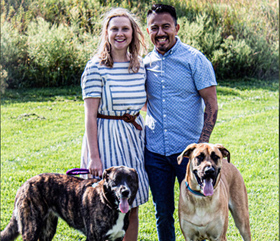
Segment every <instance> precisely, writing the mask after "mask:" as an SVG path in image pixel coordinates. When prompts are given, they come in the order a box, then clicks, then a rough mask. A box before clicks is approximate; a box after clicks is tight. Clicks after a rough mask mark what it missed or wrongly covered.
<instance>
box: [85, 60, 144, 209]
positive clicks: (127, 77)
mask: <svg viewBox="0 0 280 241" xmlns="http://www.w3.org/2000/svg"><path fill="white" fill-rule="evenodd" d="M128 66H129V62H124V63H114V66H113V68H108V67H106V66H104V65H100V64H99V59H98V58H97V57H93V58H92V59H91V60H90V61H89V62H88V63H87V65H86V68H85V70H84V73H83V75H82V79H81V86H82V93H83V99H85V98H100V104H99V107H98V113H99V114H102V115H110V116H122V115H124V114H125V113H129V114H131V115H135V114H137V113H138V112H139V111H140V110H141V108H142V107H143V105H144V104H145V102H146V91H145V69H144V66H143V63H142V60H141V67H140V69H139V71H138V73H133V72H132V71H131V72H128ZM136 122H137V123H138V124H139V125H141V127H142V129H143V130H142V131H140V130H137V129H136V128H135V126H134V125H133V124H132V123H127V122H124V121H123V120H109V119H102V118H98V119H97V130H98V131H97V133H98V134H97V135H98V136H97V139H98V147H99V154H100V158H101V161H102V164H103V168H104V169H107V168H109V167H112V166H120V165H124V166H128V167H132V168H135V169H136V170H137V172H138V176H139V191H138V193H137V195H136V198H135V201H134V203H133V205H132V207H137V206H139V205H140V204H143V203H145V202H147V201H148V195H149V183H148V176H147V173H146V171H145V167H144V120H143V117H142V116H141V115H139V116H138V117H137V118H136ZM88 163H89V158H88V146H87V138H86V135H85V136H84V139H83V147H82V157H81V167H82V168H87V167H88Z"/></svg>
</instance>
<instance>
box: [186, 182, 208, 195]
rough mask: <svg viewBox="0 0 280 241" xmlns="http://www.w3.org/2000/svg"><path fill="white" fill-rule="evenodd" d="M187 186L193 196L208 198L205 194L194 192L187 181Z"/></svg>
mask: <svg viewBox="0 0 280 241" xmlns="http://www.w3.org/2000/svg"><path fill="white" fill-rule="evenodd" d="M186 186H187V189H188V190H189V191H190V192H191V193H193V194H195V195H198V196H201V197H206V196H205V195H204V194H202V193H201V192H198V191H195V190H192V189H191V187H190V185H189V184H188V182H187V181H186Z"/></svg>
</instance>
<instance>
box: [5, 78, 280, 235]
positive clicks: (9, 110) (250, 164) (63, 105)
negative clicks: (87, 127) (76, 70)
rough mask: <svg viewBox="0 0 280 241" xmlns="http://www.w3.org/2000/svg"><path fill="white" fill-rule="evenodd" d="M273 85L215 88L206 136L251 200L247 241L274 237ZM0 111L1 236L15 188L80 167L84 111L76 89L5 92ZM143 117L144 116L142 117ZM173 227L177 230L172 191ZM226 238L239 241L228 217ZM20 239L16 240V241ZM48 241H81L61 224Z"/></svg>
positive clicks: (146, 229) (149, 225) (146, 212)
mask: <svg viewBox="0 0 280 241" xmlns="http://www.w3.org/2000/svg"><path fill="white" fill-rule="evenodd" d="M278 85H279V84H278V81H265V82H264V81H256V80H254V81H250V82H249V81H242V82H240V81H231V82H224V83H222V84H220V85H219V86H218V87H217V93H218V103H219V114H218V120H217V124H216V126H215V129H214V132H213V134H212V136H211V142H212V143H221V144H223V145H224V146H225V147H226V148H227V149H228V150H229V151H230V152H231V162H232V163H233V164H234V165H235V166H236V167H237V168H238V169H239V170H240V172H241V173H242V175H243V178H244V181H245V184H246V187H247V192H248V198H249V211H250V223H251V232H252V240H254V241H264V240H265V241H277V240H278V238H279V236H278V235H279V228H278V227H279V226H278V221H279V211H278V208H279V194H278V191H279V188H278V183H279V177H278V171H279V166H278V151H279V133H278V121H279V110H278V94H279V93H278ZM2 97H3V98H2V107H1V108H2V109H1V132H2V133H1V134H2V135H1V230H3V228H4V227H5V226H6V225H7V224H8V222H9V220H10V218H11V215H12V211H13V203H14V198H15V194H16V191H17V189H18V188H19V187H20V186H21V185H22V184H23V183H24V182H25V181H26V180H27V179H28V178H30V177H32V176H35V175H37V174H39V173H44V172H57V173H65V172H66V171H67V170H68V169H70V168H74V167H79V165H80V153H81V146H82V138H83V133H84V107H83V101H82V99H81V90H80V88H79V87H65V88H43V89H28V90H26V89H25V90H21V89H19V90H9V89H8V90H7V91H6V93H5V95H4V96H2ZM142 114H145V113H142ZM175 200H176V210H175V215H174V218H175V225H176V226H175V227H176V237H177V240H178V241H182V240H184V239H183V235H182V233H181V231H180V227H179V221H178V220H179V219H178V209H177V204H178V200H179V187H178V185H177V186H176V195H175ZM139 218H140V227H139V238H138V240H141V241H156V240H157V233H156V226H155V218H154V207H153V204H152V196H151V195H150V199H149V202H148V203H146V204H144V205H142V206H141V207H140V214H139ZM227 238H228V240H230V241H240V240H241V237H240V235H239V233H238V231H237V229H236V227H235V225H234V223H233V220H232V218H230V222H229V228H228V234H227ZM17 240H18V241H19V240H22V239H21V238H18V239H17ZM54 240H59V241H62V240H63V241H69V240H85V238H84V236H83V235H81V234H80V233H79V232H78V231H76V230H74V229H71V228H69V227H68V226H67V225H66V224H65V222H63V221H61V220H60V221H59V225H58V230H57V234H56V235H55V239H54Z"/></svg>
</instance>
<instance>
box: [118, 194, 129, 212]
mask: <svg viewBox="0 0 280 241" xmlns="http://www.w3.org/2000/svg"><path fill="white" fill-rule="evenodd" d="M119 208H120V210H121V212H122V213H127V212H128V211H129V204H128V199H127V198H121V200H120V204H119Z"/></svg>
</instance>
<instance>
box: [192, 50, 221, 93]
mask: <svg viewBox="0 0 280 241" xmlns="http://www.w3.org/2000/svg"><path fill="white" fill-rule="evenodd" d="M196 57H197V59H196V61H195V66H194V69H195V71H194V74H193V78H194V81H195V85H196V88H197V90H201V89H205V88H207V87H210V86H215V85H217V81H216V77H215V72H214V69H213V66H212V64H211V62H210V61H209V60H208V59H207V58H206V57H205V56H204V55H203V54H202V53H199V54H198V55H197V56H196Z"/></svg>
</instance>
